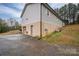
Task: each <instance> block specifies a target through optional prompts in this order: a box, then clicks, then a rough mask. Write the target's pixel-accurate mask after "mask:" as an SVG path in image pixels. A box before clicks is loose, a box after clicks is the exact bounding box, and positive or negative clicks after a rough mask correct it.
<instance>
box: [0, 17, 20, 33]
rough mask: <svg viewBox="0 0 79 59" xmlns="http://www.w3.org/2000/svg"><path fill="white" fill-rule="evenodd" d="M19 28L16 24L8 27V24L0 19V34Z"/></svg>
mask: <svg viewBox="0 0 79 59" xmlns="http://www.w3.org/2000/svg"><path fill="white" fill-rule="evenodd" d="M20 29H21V26H20V25H19V23H18V22H16V23H15V26H8V23H7V22H5V20H3V19H1V18H0V33H3V32H7V31H11V30H20Z"/></svg>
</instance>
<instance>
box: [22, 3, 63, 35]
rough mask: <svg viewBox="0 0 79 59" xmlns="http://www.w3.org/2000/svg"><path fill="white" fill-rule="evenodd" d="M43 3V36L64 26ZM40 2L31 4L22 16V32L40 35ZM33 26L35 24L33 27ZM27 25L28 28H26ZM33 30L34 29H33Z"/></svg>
mask: <svg viewBox="0 0 79 59" xmlns="http://www.w3.org/2000/svg"><path fill="white" fill-rule="evenodd" d="M47 11H49V10H48V9H47V8H45V7H44V6H43V5H42V34H43V35H42V36H44V35H46V34H49V33H51V32H54V31H56V30H58V29H59V28H61V27H62V26H63V23H62V21H61V20H60V19H58V18H57V17H56V16H55V15H54V14H52V13H51V12H50V11H49V15H47ZM40 13H41V12H40V3H37V4H29V5H28V6H27V7H26V10H25V12H24V14H23V16H22V32H23V33H24V34H27V35H31V36H40ZM31 26H33V27H32V28H31ZM23 27H25V28H26V29H25V30H24V28H23ZM31 30H32V31H31Z"/></svg>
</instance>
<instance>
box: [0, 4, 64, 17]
mask: <svg viewBox="0 0 79 59" xmlns="http://www.w3.org/2000/svg"><path fill="white" fill-rule="evenodd" d="M24 5H25V4H22V3H0V18H19V17H20V15H21V13H22V10H23V8H24ZM49 5H50V6H51V7H52V8H60V7H61V6H63V5H64V4H62V3H53V4H51V3H49Z"/></svg>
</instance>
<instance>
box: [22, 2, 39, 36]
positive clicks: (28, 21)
mask: <svg viewBox="0 0 79 59" xmlns="http://www.w3.org/2000/svg"><path fill="white" fill-rule="evenodd" d="M31 25H32V26H33V27H32V29H31ZM24 26H25V27H26V29H25V30H24V29H23V27H24ZM31 30H32V34H31ZM22 32H23V33H24V34H27V35H32V36H39V35H40V4H39V3H35V4H29V5H27V7H26V10H25V12H24V14H23V16H22Z"/></svg>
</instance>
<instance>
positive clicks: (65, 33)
mask: <svg viewBox="0 0 79 59" xmlns="http://www.w3.org/2000/svg"><path fill="white" fill-rule="evenodd" d="M43 40H45V41H47V42H48V43H50V44H61V45H62V44H63V45H75V46H79V25H78V24H77V25H69V26H66V27H64V28H63V30H62V31H61V32H53V33H51V34H49V35H46V36H45V37H43Z"/></svg>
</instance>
